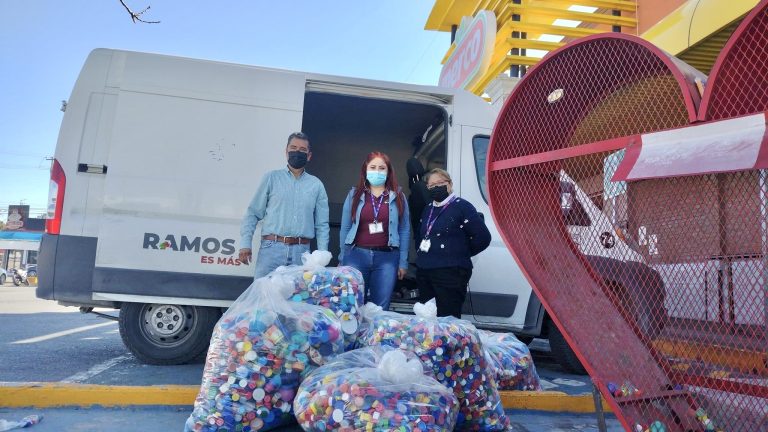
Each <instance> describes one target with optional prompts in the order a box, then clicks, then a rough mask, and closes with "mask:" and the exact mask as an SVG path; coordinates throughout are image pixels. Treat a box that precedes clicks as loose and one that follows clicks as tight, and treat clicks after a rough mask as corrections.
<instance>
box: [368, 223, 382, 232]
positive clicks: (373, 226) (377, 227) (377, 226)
mask: <svg viewBox="0 0 768 432" xmlns="http://www.w3.org/2000/svg"><path fill="white" fill-rule="evenodd" d="M368 232H369V233H370V234H379V233H383V232H384V224H383V223H381V222H373V223H369V224H368Z"/></svg>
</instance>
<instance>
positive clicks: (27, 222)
mask: <svg viewBox="0 0 768 432" xmlns="http://www.w3.org/2000/svg"><path fill="white" fill-rule="evenodd" d="M44 231H45V219H38V218H31V217H29V206H27V205H11V206H8V220H7V221H6V223H5V228H4V229H3V230H2V231H0V266H1V267H2V268H4V269H6V270H9V269H12V268H24V267H25V266H26V265H28V264H37V252H38V250H39V249H40V240H41V239H42V237H43V232H44Z"/></svg>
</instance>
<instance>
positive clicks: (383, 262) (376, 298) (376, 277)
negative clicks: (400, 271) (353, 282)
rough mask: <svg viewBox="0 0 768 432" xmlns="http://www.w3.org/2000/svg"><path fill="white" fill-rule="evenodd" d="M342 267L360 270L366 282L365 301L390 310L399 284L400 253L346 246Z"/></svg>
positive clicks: (394, 250)
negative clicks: (391, 299)
mask: <svg viewBox="0 0 768 432" xmlns="http://www.w3.org/2000/svg"><path fill="white" fill-rule="evenodd" d="M344 247H345V248H346V249H345V250H344V258H343V260H342V265H345V266H350V267H354V268H356V269H358V270H359V271H360V273H362V274H363V280H364V281H365V301H366V302H369V301H370V302H373V303H376V304H377V305H379V306H381V307H382V308H383V309H384V310H387V309H389V299H390V298H391V297H392V291H393V290H394V289H395V282H397V265H398V263H399V261H400V251H399V250H397V249H396V248H395V249H393V250H391V251H376V250H370V249H365V248H361V247H357V246H354V245H345V246H344Z"/></svg>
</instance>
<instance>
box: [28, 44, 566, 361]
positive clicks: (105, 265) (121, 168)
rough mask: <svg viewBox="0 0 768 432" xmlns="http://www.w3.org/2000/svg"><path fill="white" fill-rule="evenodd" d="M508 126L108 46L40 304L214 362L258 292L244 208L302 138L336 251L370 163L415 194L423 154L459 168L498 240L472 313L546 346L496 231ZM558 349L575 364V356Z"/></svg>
mask: <svg viewBox="0 0 768 432" xmlns="http://www.w3.org/2000/svg"><path fill="white" fill-rule="evenodd" d="M494 119H495V113H494V111H493V110H492V108H491V107H490V106H489V104H488V103H486V102H485V101H484V100H483V99H481V98H479V97H477V96H475V95H473V94H470V93H468V92H465V91H462V90H452V89H445V88H439V87H429V86H416V85H407V84H399V83H389V82H380V81H371V80H363V79H355V78H344V77H336V76H327V75H318V74H311V73H301V72H292V71H284V70H276V69H267V68H261V67H253V66H244V65H236V64H227V63H220V62H212V61H205V60H193V59H187V58H179V57H171V56H165V55H156V54H145V53H136V52H126V51H117V50H108V49H97V50H94V51H93V52H92V53H91V54H90V55H89V57H88V59H87V61H86V63H85V66H84V67H83V70H82V72H81V73H80V76H79V78H78V80H77V82H76V84H75V87H74V90H73V92H72V95H71V97H70V99H69V100H68V103H67V105H66V112H65V114H64V119H63V121H62V126H61V131H60V134H59V139H58V143H57V146H56V153H55V160H54V162H53V167H52V170H51V189H50V200H49V218H50V219H49V221H48V226H47V233H46V234H45V235H44V237H43V240H42V244H41V248H40V256H39V267H40V271H39V274H40V284H39V286H38V288H37V296H38V297H40V298H44V299H50V300H56V301H58V302H59V303H61V304H64V305H70V306H79V307H80V308H81V310H83V311H86V312H87V311H91V310H92V308H94V307H111V308H117V309H120V314H119V322H120V333H121V336H122V338H123V341H124V342H125V344H126V345H127V346H128V348H129V349H130V350H131V351H132V352H133V353H134V354H135V355H136V357H137V358H139V359H140V360H141V361H144V362H147V363H153V364H176V363H182V362H186V361H189V360H191V359H193V358H195V357H196V356H198V355H199V354H201V353H203V352H204V351H205V349H206V347H207V344H208V341H209V339H210V334H211V329H212V327H213V325H214V323H215V322H216V320H217V319H218V317H219V316H220V313H221V310H222V308H226V307H227V306H228V305H229V304H230V303H231V302H232V300H234V299H235V298H237V296H238V295H239V294H240V293H241V292H242V291H243V290H244V289H245V288H247V287H248V285H249V284H250V283H251V281H252V277H253V272H254V267H253V265H250V266H247V265H242V264H241V263H240V262H239V261H238V260H237V254H236V251H237V249H238V247H239V245H238V244H237V239H238V235H239V225H240V220H241V218H242V216H243V214H244V212H245V209H246V206H247V205H248V203H249V201H250V199H251V197H252V195H253V193H254V192H255V190H256V187H257V186H258V182H259V180H260V179H261V177H262V175H263V173H264V172H265V171H267V170H272V169H277V168H279V167H281V166H283V165H284V164H285V156H284V150H285V140H286V138H287V136H288V135H289V134H290V133H291V132H294V131H299V130H301V131H303V132H305V133H307V134H308V135H309V137H310V139H311V144H312V151H313V157H312V161H311V162H310V163H309V165H308V166H307V170H308V171H309V172H311V173H312V174H314V175H316V176H317V177H319V178H320V179H321V180H322V181H323V183H324V185H325V187H326V190H327V193H328V196H329V202H330V215H331V242H330V245H331V250H332V252H333V253H334V256H337V252H338V250H337V249H338V244H339V242H338V235H339V234H338V229H339V224H340V220H341V208H342V203H343V201H344V198H345V196H346V194H347V192H348V191H349V188H350V187H351V186H352V185H353V184H355V182H356V179H357V175H358V172H359V167H360V164H361V162H362V160H363V159H364V157H365V155H366V154H367V153H369V152H370V151H372V150H381V151H384V152H386V153H387V154H389V155H390V157H391V158H392V161H393V164H394V167H395V171H396V173H397V175H398V181H399V183H400V184H401V185H408V179H407V175H406V169H405V164H406V161H407V160H408V159H409V158H410V157H413V156H415V157H417V158H418V159H419V160H420V161H421V162H422V164H423V165H424V166H425V167H427V168H433V167H441V168H445V169H447V170H448V171H449V172H450V173H451V175H452V176H453V177H454V180H455V186H454V187H455V189H456V192H458V194H460V195H461V196H463V197H465V198H466V199H468V200H469V201H470V202H472V203H473V204H474V205H475V206H476V207H477V208H478V211H480V212H482V213H483V214H484V215H485V219H486V222H487V223H488V225H489V229H490V230H491V233H492V235H493V241H492V243H491V246H490V247H489V248H488V249H487V250H486V251H484V252H483V253H482V254H480V255H479V256H477V257H475V258H474V260H473V261H474V265H475V271H474V275H473V277H472V281H471V283H470V293H469V295H468V299H467V302H466V304H465V309H464V318H466V319H468V320H470V321H473V322H475V323H476V324H477V325H478V326H481V327H491V328H499V329H506V330H511V331H514V332H516V333H518V334H519V335H520V336H521V337H528V338H532V337H534V336H540V335H542V336H546V335H547V331H548V329H550V327H549V326H548V325H547V320H548V318H547V317H546V314H545V311H544V309H543V308H542V306H541V303H540V302H539V301H538V299H537V298H536V296H535V295H533V293H532V290H531V287H530V285H529V284H528V282H527V280H526V279H525V277H524V276H523V274H522V273H521V271H520V269H519V267H518V266H517V265H516V263H515V261H514V259H513V258H512V256H511V254H510V253H509V252H508V251H507V249H506V248H505V246H504V244H503V242H502V240H501V238H500V236H499V234H498V232H497V230H496V228H495V227H494V226H493V224H492V223H490V221H491V218H490V213H489V209H488V205H487V203H486V200H485V195H484V192H483V188H484V186H485V185H484V181H485V179H484V177H485V152H486V150H487V146H488V140H489V135H490V131H491V127H492V124H493V121H494ZM404 191H405V192H406V193H408V192H409V191H408V189H407V186H405V190H404ZM577 199H578V197H577ZM256 234H257V235H256V236H254V238H259V236H258V232H257V233H256ZM254 247H258V242H257V244H256V245H254ZM411 251H412V256H413V251H414V250H413V243H412V244H411ZM413 301H414V300H404V299H394V301H393V308H394V309H395V310H400V311H409V310H410V305H411V304H412V303H413ZM553 346H554V345H553ZM557 349H559V350H561V351H563V353H556V354H557V355H558V356H569V357H570V360H571V363H573V361H575V356H573V353H572V352H570V351H569V349H568V347H567V345H564V347H559V348H557ZM576 365H577V366H579V367H580V365H578V362H576Z"/></svg>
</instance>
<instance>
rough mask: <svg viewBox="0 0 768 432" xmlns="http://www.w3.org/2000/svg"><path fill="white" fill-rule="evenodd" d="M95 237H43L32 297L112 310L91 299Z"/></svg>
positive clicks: (106, 304) (112, 305)
mask: <svg viewBox="0 0 768 432" xmlns="http://www.w3.org/2000/svg"><path fill="white" fill-rule="evenodd" d="M96 240H97V239H96V237H83V236H68V235H52V234H43V239H42V241H41V243H40V252H39V254H38V258H37V269H38V278H39V279H38V285H37V289H36V290H35V294H36V295H37V297H38V298H41V299H45V300H56V301H58V302H59V303H61V304H64V305H69V306H91V307H115V306H116V305H115V303H113V302H103V301H95V300H93V289H92V283H93V269H94V264H95V262H96Z"/></svg>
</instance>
